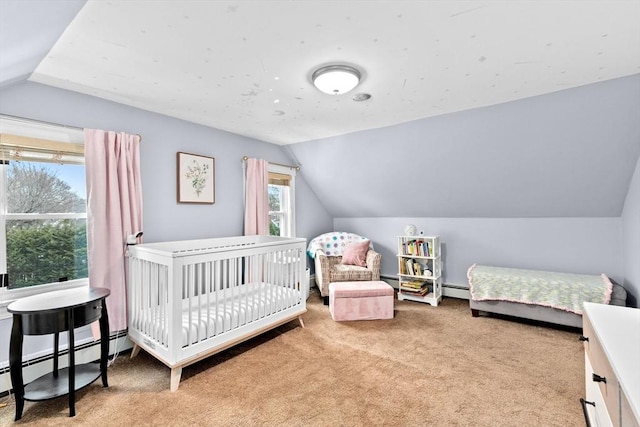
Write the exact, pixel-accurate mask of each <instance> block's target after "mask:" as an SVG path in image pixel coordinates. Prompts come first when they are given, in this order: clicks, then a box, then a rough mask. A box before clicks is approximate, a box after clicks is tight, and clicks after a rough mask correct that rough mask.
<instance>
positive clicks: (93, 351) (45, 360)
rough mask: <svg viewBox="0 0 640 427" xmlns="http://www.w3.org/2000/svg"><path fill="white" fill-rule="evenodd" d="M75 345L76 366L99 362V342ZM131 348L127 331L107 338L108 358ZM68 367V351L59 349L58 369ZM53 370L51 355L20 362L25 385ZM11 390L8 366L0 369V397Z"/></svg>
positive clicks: (89, 341) (89, 340) (90, 340)
mask: <svg viewBox="0 0 640 427" xmlns="http://www.w3.org/2000/svg"><path fill="white" fill-rule="evenodd" d="M85 341H88V342H84V343H83V342H79V343H76V346H75V349H76V353H75V358H76V365H79V364H82V363H90V362H93V361H98V360H100V340H97V341H93V340H92V339H91V338H90V339H88V340H85ZM131 348H133V344H132V343H131V341H129V340H128V339H127V331H120V332H117V333H114V334H112V335H111V336H110V337H109V356H110V357H112V356H113V355H114V354H116V353H120V352H123V351H126V350H130V349H131ZM67 366H69V350H68V349H66V348H65V349H61V350H60V351H59V352H58V367H59V369H62V368H65V367H67ZM52 370H53V354H47V355H44V356H39V357H35V358H33V359H30V360H26V361H23V362H22V376H23V378H24V382H25V384H28V383H30V382H31V381H33V380H35V379H36V378H39V377H41V376H42V375H44V374H46V373H48V372H51V371H52ZM11 390H12V387H11V376H10V373H9V366H5V367H2V368H0V396H6V395H7V394H9V392H10V391H11Z"/></svg>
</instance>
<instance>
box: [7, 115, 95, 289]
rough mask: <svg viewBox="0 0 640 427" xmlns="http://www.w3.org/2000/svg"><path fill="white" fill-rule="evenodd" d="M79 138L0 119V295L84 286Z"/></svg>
mask: <svg viewBox="0 0 640 427" xmlns="http://www.w3.org/2000/svg"><path fill="white" fill-rule="evenodd" d="M82 139H83V136H82V131H81V130H77V129H68V128H64V127H59V126H52V125H48V124H42V123H34V122H29V121H25V120H20V119H18V120H16V119H13V118H5V117H4V116H3V117H0V189H1V191H0V274H1V275H2V276H1V277H2V282H1V283H0V284H1V285H2V287H3V288H4V289H5V291H6V289H8V290H9V291H11V290H16V289H25V288H30V287H34V286H39V285H47V284H51V285H54V286H55V285H58V287H59V285H60V282H67V281H70V282H72V281H75V282H77V281H78V280H80V279H85V281H86V278H87V277H88V266H87V237H86V236H87V234H86V222H87V211H86V194H85V193H86V190H85V173H84V146H83V144H82ZM0 290H1V289H0Z"/></svg>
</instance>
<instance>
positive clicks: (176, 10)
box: [0, 0, 640, 218]
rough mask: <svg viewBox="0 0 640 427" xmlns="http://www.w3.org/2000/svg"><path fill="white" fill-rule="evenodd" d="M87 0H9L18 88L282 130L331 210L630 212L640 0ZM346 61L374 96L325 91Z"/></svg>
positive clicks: (4, 76) (277, 139)
mask: <svg viewBox="0 0 640 427" xmlns="http://www.w3.org/2000/svg"><path fill="white" fill-rule="evenodd" d="M84 3H85V2H84V1H83V0H81V1H73V0H57V1H55V2H52V1H45V0H42V1H38V0H32V1H18V0H0V24H1V25H0V49H1V51H0V88H2V87H3V86H7V85H10V84H12V83H15V82H18V81H21V80H24V79H25V78H27V77H28V78H29V79H30V80H32V81H35V82H39V83H43V84H46V85H51V86H56V87H60V88H63V89H68V90H72V91H77V92H81V93H85V94H89V95H93V96H96V97H99V98H104V99H107V100H112V101H116V102H120V103H123V104H126V105H131V106H134V107H138V108H141V109H145V110H149V111H153V112H157V113H161V114H165V115H169V116H174V117H177V118H180V119H183V120H187V121H192V122H195V123H200V124H204V125H207V126H211V127H215V128H219V129H223V130H227V131H230V132H233V133H237V134H240V135H245V136H248V137H253V138H256V139H259V140H263V141H267V142H272V143H275V144H281V145H283V149H284V150H285V151H287V152H288V153H289V155H290V156H291V158H292V161H294V162H298V163H300V164H301V165H302V172H301V175H302V176H303V177H304V179H305V181H306V182H307V183H308V184H309V186H310V188H311V190H312V191H313V192H315V193H316V195H317V196H318V197H319V199H320V200H321V202H322V203H323V205H324V207H325V208H326V209H327V211H328V213H329V215H330V216H331V217H367V216H371V217H381V216H390V217H404V216H406V217H412V216H414V217H510V218H513V217H598V216H602V217H611V216H614V217H615V216H619V215H620V213H621V210H622V206H623V204H624V200H625V196H626V192H627V189H628V184H629V181H630V179H631V176H632V174H633V171H634V168H635V165H636V164H637V159H638V156H639V155H640V120H639V117H640V74H639V73H640V1H637V0H629V1H624V0H623V1H589V2H582V1H560V2H559V1H511V2H508V1H409V2H407V1H371V2H364V1H335V2H334V1H305V2H302V1H270V2H261V1H234V2H224V1H215V2H214V1H210V2H208V1H180V2H178V1H161V2H153V3H151V2H149V1H137V0H129V1H89V2H86V4H85V5H84V7H83V4H84ZM76 14H77V15H76ZM74 17H75V18H74ZM334 62H344V63H347V64H351V65H355V66H357V67H359V68H360V69H361V71H362V73H363V79H362V82H361V84H360V86H359V87H358V88H357V89H356V90H355V92H366V93H370V94H371V95H372V98H371V99H370V100H369V101H366V102H354V101H353V100H352V99H351V95H345V96H343V97H332V96H329V95H325V94H322V93H320V92H318V91H317V90H316V89H315V88H313V86H312V85H311V83H310V81H309V77H310V74H311V73H312V72H313V70H314V69H315V68H316V67H318V66H321V65H325V64H329V63H334ZM1 102H2V100H1V99H0V103H1Z"/></svg>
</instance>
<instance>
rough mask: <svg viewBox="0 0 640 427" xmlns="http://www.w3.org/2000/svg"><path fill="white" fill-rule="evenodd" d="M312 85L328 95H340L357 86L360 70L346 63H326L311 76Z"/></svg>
mask: <svg viewBox="0 0 640 427" xmlns="http://www.w3.org/2000/svg"><path fill="white" fill-rule="evenodd" d="M311 81H312V82H313V85H314V86H315V87H317V88H318V90H320V91H321V92H324V93H327V94H329V95H342V94H343V93H347V92H349V91H350V90H352V89H353V88H354V87H356V86H358V83H360V71H358V70H357V69H355V68H353V67H350V66H348V65H328V66H326V67H322V68H318V69H317V70H316V71H314V72H313V75H312V76H311Z"/></svg>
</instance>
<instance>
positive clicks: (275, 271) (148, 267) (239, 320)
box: [128, 236, 307, 391]
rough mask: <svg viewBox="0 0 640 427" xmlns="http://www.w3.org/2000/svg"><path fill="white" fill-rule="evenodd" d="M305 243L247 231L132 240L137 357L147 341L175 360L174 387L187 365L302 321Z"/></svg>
mask: <svg viewBox="0 0 640 427" xmlns="http://www.w3.org/2000/svg"><path fill="white" fill-rule="evenodd" d="M305 243H306V241H305V239H296V238H281V237H268V236H242V237H228V238H217V239H206V240H191V241H181V242H166V243H151V244H143V245H137V246H132V247H131V248H130V250H129V252H130V253H129V281H128V282H129V283H128V291H129V294H128V306H129V313H128V314H129V338H130V339H131V341H133V343H134V348H133V351H132V353H131V357H134V356H135V355H136V354H137V353H138V351H139V350H140V348H142V349H144V350H145V351H147V352H148V353H150V354H151V355H152V356H154V357H156V358H157V359H158V360H160V361H161V362H163V363H164V364H165V365H167V366H168V367H170V368H171V391H176V390H177V389H178V385H179V383H180V376H181V373H182V368H183V367H184V366H187V365H190V364H192V363H195V362H197V361H199V360H202V359H204V358H206V357H208V356H211V355H212V354H214V353H217V352H219V351H222V350H225V349H227V348H229V347H231V346H233V345H235V344H237V343H239V342H241V341H244V340H246V339H249V338H251V337H253V336H256V335H258V334H260V333H262V332H265V331H267V330H269V329H272V328H275V327H276V326H279V325H282V324H284V323H287V322H289V321H291V320H293V319H295V318H298V319H299V320H300V324H301V325H302V326H303V327H304V325H303V323H302V319H301V318H300V316H301V315H302V314H303V313H305V312H306V311H307V309H306V297H305V290H304V289H302V287H301V284H302V285H303V284H304V283H305V280H304V279H303V277H304V275H305V267H306V257H305V246H306V245H305ZM303 286H304V285H303Z"/></svg>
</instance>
